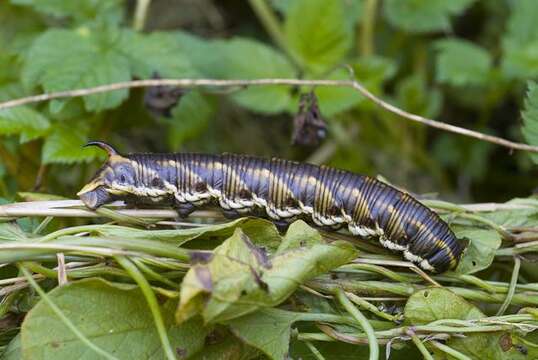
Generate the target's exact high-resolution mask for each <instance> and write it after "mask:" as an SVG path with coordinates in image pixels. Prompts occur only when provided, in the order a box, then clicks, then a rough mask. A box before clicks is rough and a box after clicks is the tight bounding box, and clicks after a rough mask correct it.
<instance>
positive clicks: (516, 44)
mask: <svg viewBox="0 0 538 360" xmlns="http://www.w3.org/2000/svg"><path fill="white" fill-rule="evenodd" d="M248 3H249V4H250V5H251V7H249V6H247V2H245V1H232V0H229V1H212V0H203V1H202V0H201V1H199V2H196V4H195V2H192V1H183V0H173V1H164V0H154V1H153V2H151V4H150V7H149V11H148V14H147V21H146V26H145V30H144V31H142V32H137V31H135V30H134V29H133V27H132V26H131V22H132V18H133V13H134V10H135V6H136V2H135V1H122V0H113V1H110V0H80V1H76V2H74V1H67V0H66V1H58V0H10V1H3V2H1V3H0V49H1V50H0V101H5V100H8V99H13V98H17V97H21V96H25V95H30V94H38V93H43V92H54V91H62V90H70V89H76V88H84V87H91V86H96V85H102V84H108V83H113V82H121V81H128V80H131V79H147V78H151V77H152V76H154V75H155V74H158V75H159V76H160V77H163V78H164V77H166V78H219V79H255V78H305V79H322V78H326V79H349V77H350V76H352V75H351V74H350V72H349V71H348V69H346V67H345V66H344V65H349V66H350V67H351V68H352V69H353V70H354V76H355V77H356V79H357V80H358V81H360V82H361V83H362V84H364V85H365V86H366V87H367V88H368V89H369V90H371V91H372V92H374V93H375V94H377V95H379V96H381V97H383V98H384V99H387V100H388V101H390V102H391V103H393V104H395V105H397V106H399V107H401V108H403V109H405V110H407V111H410V112H414V113H417V114H420V115H423V116H428V117H433V118H436V119H439V120H441V121H444V122H447V123H451V124H455V125H458V126H462V127H466V128H472V129H476V130H479V131H483V132H485V133H489V134H495V135H498V136H502V137H505V138H511V139H514V140H518V141H527V142H529V143H532V144H538V130H537V129H538V116H536V114H535V113H536V111H537V106H538V92H537V91H536V89H535V85H534V83H532V84H531V85H530V90H529V98H528V100H527V102H526V108H525V112H524V116H523V118H524V129H523V131H521V125H522V123H523V122H522V120H521V116H520V109H523V102H524V97H525V90H526V88H527V82H528V81H529V80H532V79H534V78H535V77H536V76H537V75H538V27H536V25H535V24H536V23H537V22H538V3H537V2H536V1H535V0H517V1H516V0H384V1H381V0H270V1H259V0H250V1H249V2H248ZM260 9H261V11H260ZM229 90H230V91H227V90H223V89H211V88H206V89H197V90H190V91H186V92H185V93H184V94H183V96H182V97H181V98H180V99H179V101H177V104H176V105H175V106H174V107H173V108H172V109H170V115H171V116H170V117H164V116H156V115H155V114H152V113H151V114H150V112H148V111H147V109H146V107H145V106H144V95H143V94H144V90H140V89H137V90H131V91H127V90H118V91H114V92H107V93H101V94H96V95H91V96H86V97H83V98H71V99H67V100H66V99H62V100H53V101H51V102H48V103H39V104H36V105H32V106H22V107H17V108H11V109H7V110H3V111H0V134H1V135H3V137H2V138H1V141H0V158H1V160H2V161H1V162H0V195H1V196H3V197H6V198H13V197H14V195H13V194H15V193H16V192H17V191H28V190H31V189H38V190H41V191H45V192H49V193H56V194H61V195H67V196H72V195H73V193H74V192H75V191H76V190H77V188H78V187H80V186H81V184H82V183H83V182H85V181H86V180H87V176H88V174H89V173H90V172H91V171H92V170H93V169H95V167H96V166H97V165H98V162H99V161H98V158H99V156H100V155H99V153H98V152H96V151H94V150H90V149H88V150H82V149H81V146H82V145H83V144H84V143H85V142H86V141H87V140H89V139H102V140H106V141H108V142H111V143H113V144H115V145H117V146H118V148H120V149H121V150H123V151H184V150H189V151H190V150H194V151H205V152H223V151H228V152H238V153H251V154H260V155H265V156H280V157H285V158H293V159H297V160H301V161H306V160H309V161H315V162H323V163H327V164H330V165H334V166H338V167H341V168H346V169H349V170H352V171H356V172H360V173H366V174H370V175H376V174H382V175H383V176H384V177H386V178H387V179H388V180H389V181H391V182H393V183H395V184H397V185H399V186H402V187H406V188H408V189H409V190H411V191H414V192H417V193H418V192H422V193H424V192H437V193H442V194H443V197H447V198H454V199H457V200H459V201H471V200H472V201H485V200H488V201H490V200H504V199H508V198H512V197H515V196H527V195H529V194H530V193H531V192H532V191H533V189H534V187H535V186H536V185H535V181H534V179H535V175H536V170H535V167H534V165H533V162H532V159H534V160H535V161H536V160H538V158H536V157H534V158H531V157H529V156H527V154H523V153H517V154H512V153H511V152H509V151H507V150H506V149H504V148H499V147H496V146H493V145H490V144H486V143H481V142H478V141H476V140H473V139H468V138H464V137H461V136H457V135H453V134H446V133H442V132H441V131H439V130H432V129H429V128H426V127H423V126H417V125H415V124H411V123H409V122H408V121H406V120H403V119H397V118H396V117H395V116H394V115H392V114H390V113H387V112H385V111H382V110H380V109H379V108H377V107H375V106H374V105H373V104H372V103H371V102H369V101H367V100H366V99H365V98H363V97H362V96H360V95H359V94H358V93H356V92H355V91H353V90H351V89H347V88H321V87H320V88H316V89H314V90H315V92H316V94H317V96H318V98H319V104H320V107H321V111H322V113H323V115H324V116H325V117H326V119H327V122H328V129H329V135H328V138H327V139H326V140H325V143H324V144H322V145H321V147H320V148H319V149H312V148H295V147H292V146H291V145H290V136H291V127H292V118H293V116H294V114H295V113H296V111H297V107H298V101H299V96H300V93H301V92H306V91H309V90H311V89H308V88H302V89H297V88H290V87H283V86H267V87H256V88H248V89H229ZM36 179H38V181H36Z"/></svg>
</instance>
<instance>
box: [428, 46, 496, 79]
mask: <svg viewBox="0 0 538 360" xmlns="http://www.w3.org/2000/svg"><path fill="white" fill-rule="evenodd" d="M435 48H436V50H437V51H438V53H437V59H436V61H437V72H436V77H437V80H438V81H440V82H442V83H447V84H450V85H453V86H467V85H474V86H480V85H485V84H487V82H488V77H489V75H490V71H491V67H492V58H491V56H490V54H489V53H488V52H487V51H486V50H485V49H483V48H481V47H479V46H477V45H474V44H473V43H471V42H469V41H464V40H458V39H448V40H441V41H438V42H436V43H435ZM469 59H472V61H469Z"/></svg>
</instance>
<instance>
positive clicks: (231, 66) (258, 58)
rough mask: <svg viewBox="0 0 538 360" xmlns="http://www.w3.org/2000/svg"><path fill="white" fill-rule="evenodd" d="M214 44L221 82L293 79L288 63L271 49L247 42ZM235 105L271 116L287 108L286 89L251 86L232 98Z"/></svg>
mask: <svg viewBox="0 0 538 360" xmlns="http://www.w3.org/2000/svg"><path fill="white" fill-rule="evenodd" d="M214 44H215V50H216V52H217V55H218V56H219V59H218V60H219V61H218V66H219V67H220V69H219V70H216V71H217V72H218V74H217V76H218V77H220V78H224V79H260V78H295V72H294V69H293V67H292V66H291V64H290V63H289V62H288V60H287V59H286V58H285V57H284V56H283V55H282V54H281V53H279V52H278V51H276V50H275V49H273V48H271V47H269V46H267V45H264V44H263V43H260V42H257V41H253V40H248V39H233V40H230V41H226V42H218V43H214ZM232 99H233V100H234V101H235V102H237V103H238V104H239V105H241V106H244V107H246V108H247V109H250V110H252V111H256V112H260V113H267V114H274V113H279V112H281V111H284V110H285V109H287V107H288V104H289V102H290V89H289V88H288V87H286V86H259V87H256V86H253V87H251V88H248V89H245V90H241V91H239V92H237V93H235V94H233V95H232Z"/></svg>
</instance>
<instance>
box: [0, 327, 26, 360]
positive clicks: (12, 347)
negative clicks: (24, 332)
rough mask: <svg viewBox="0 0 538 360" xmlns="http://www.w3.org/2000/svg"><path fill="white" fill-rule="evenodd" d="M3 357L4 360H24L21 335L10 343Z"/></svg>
mask: <svg viewBox="0 0 538 360" xmlns="http://www.w3.org/2000/svg"><path fill="white" fill-rule="evenodd" d="M1 355H2V359H3V360H20V359H22V353H21V334H20V333H19V334H17V336H15V337H14V338H13V339H11V341H10V342H9V344H8V346H7V348H6V350H5V352H4V353H3V354H1Z"/></svg>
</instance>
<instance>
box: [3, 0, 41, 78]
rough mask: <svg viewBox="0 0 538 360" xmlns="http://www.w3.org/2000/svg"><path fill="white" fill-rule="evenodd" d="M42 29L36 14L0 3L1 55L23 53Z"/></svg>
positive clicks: (7, 3) (5, 2)
mask: <svg viewBox="0 0 538 360" xmlns="http://www.w3.org/2000/svg"><path fill="white" fill-rule="evenodd" d="M44 27H45V22H44V20H43V19H42V17H40V16H39V15H38V14H35V13H33V12H30V11H27V10H26V9H24V8H21V7H19V6H14V5H11V4H10V3H9V1H0V47H1V48H2V52H3V53H5V52H10V53H13V54H16V53H22V52H24V50H26V48H27V47H28V44H29V43H30V42H31V41H32V40H33V39H34V37H35V36H37V35H38V34H39V33H40V31H43V29H44ZM8 69H9V68H8ZM10 70H12V68H11V69H10Z"/></svg>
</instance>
